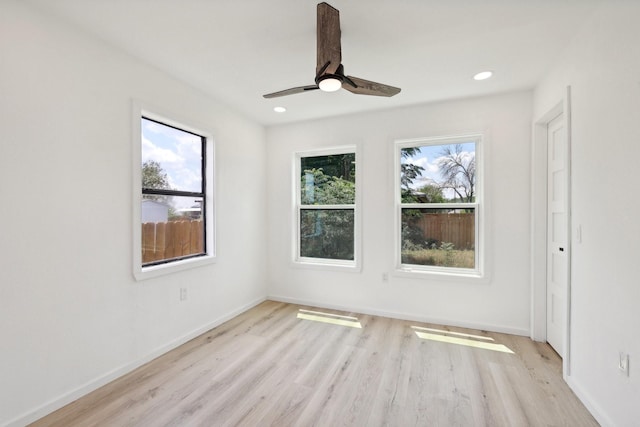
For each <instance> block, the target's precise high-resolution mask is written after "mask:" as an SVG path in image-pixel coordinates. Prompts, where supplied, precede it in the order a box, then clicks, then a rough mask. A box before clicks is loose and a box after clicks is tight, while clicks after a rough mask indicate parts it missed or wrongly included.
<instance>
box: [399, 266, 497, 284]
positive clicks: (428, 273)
mask: <svg viewBox="0 0 640 427" xmlns="http://www.w3.org/2000/svg"><path fill="white" fill-rule="evenodd" d="M392 274H393V276H395V277H400V278H408V279H420V280H434V281H447V282H458V283H474V284H478V283H480V284H483V283H489V277H488V275H487V274H486V273H482V272H479V271H475V270H474V271H464V270H454V271H444V270H426V269H417V268H416V269H414V268H411V267H397V268H396V269H395V270H394V271H393V273H392Z"/></svg>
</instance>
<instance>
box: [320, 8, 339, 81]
mask: <svg viewBox="0 0 640 427" xmlns="http://www.w3.org/2000/svg"><path fill="white" fill-rule="evenodd" d="M316 39H317V61H316V64H317V65H316V75H320V74H324V73H328V74H335V72H336V70H337V69H338V67H339V66H340V63H341V62H342V48H341V47H340V12H339V11H338V9H335V8H333V7H332V6H330V5H328V4H327V3H324V2H323V3H319V4H318V23H317V28H316ZM327 63H329V66H328V67H326V69H325V70H324V72H321V71H320V69H321V68H323V67H324V66H325V65H326V64H327Z"/></svg>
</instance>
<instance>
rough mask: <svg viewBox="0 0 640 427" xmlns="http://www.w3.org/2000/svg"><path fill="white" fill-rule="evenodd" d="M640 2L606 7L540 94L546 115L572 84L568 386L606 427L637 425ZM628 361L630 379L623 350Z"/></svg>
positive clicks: (538, 106)
mask: <svg viewBox="0 0 640 427" xmlns="http://www.w3.org/2000/svg"><path fill="white" fill-rule="evenodd" d="M638 16H640V3H637V2H633V3H632V2H607V4H606V6H604V7H603V8H602V10H600V11H599V12H598V13H596V14H595V16H594V18H593V19H592V21H591V22H589V23H587V24H586V25H585V27H584V29H583V31H582V32H580V33H579V34H578V35H577V36H576V38H575V39H574V41H573V43H572V44H571V46H569V48H568V49H567V50H566V51H565V54H564V58H563V59H562V60H560V62H559V64H558V65H557V66H556V67H555V68H554V69H553V70H551V71H550V73H549V75H548V76H547V77H546V78H545V79H544V80H543V82H542V83H541V84H540V85H539V87H538V88H537V89H536V91H535V96H534V115H535V117H536V118H537V117H540V116H542V115H544V113H545V112H546V111H547V110H549V109H551V107H552V106H553V104H555V103H557V102H558V101H559V100H561V99H562V97H563V95H564V91H565V87H566V86H567V85H570V86H571V93H572V96H571V100H572V101H571V110H572V117H571V125H572V156H571V162H572V169H573V170H572V205H571V208H572V211H573V212H572V221H573V227H574V230H575V228H576V227H577V226H579V225H580V226H581V227H582V243H578V242H577V241H575V240H574V242H573V258H572V266H571V268H572V318H571V323H572V328H571V336H572V343H571V376H570V377H569V378H568V382H569V384H570V385H571V386H572V387H573V389H574V390H575V391H576V393H577V394H578V395H579V396H580V397H581V398H582V400H583V402H585V403H586V404H587V406H588V407H589V408H590V409H591V411H592V412H593V413H594V415H596V417H597V418H598V420H599V421H600V422H601V424H603V425H606V426H620V427H622V426H637V425H638V420H639V419H640V406H639V405H638V402H640V370H639V369H638V368H637V367H638V366H640V335H639V333H638V326H640V309H639V304H640V262H639V261H638V256H639V255H640V247H639V246H638V239H639V238H640V222H639V221H638V212H639V211H640V197H639V196H638V194H637V191H636V186H637V184H636V183H637V182H638V180H640V169H638V167H637V163H638V159H640V49H639V48H638V41H639V40H640V27H639V26H638V23H637V18H638ZM619 351H624V352H627V353H629V354H630V355H631V363H630V367H631V376H630V377H626V376H624V375H621V373H620V372H619V371H618V366H617V365H618V352H619Z"/></svg>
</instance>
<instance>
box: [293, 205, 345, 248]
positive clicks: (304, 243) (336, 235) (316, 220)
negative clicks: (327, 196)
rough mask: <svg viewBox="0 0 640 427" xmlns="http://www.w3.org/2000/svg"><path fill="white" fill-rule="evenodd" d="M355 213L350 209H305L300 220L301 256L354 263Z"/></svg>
mask: <svg viewBox="0 0 640 427" xmlns="http://www.w3.org/2000/svg"><path fill="white" fill-rule="evenodd" d="M353 224H354V212H353V210H351V209H344V210H343V209H326V210H325V209H317V210H316V209H313V210H311V209H307V210H303V211H302V212H301V218H300V255H301V256H303V257H309V258H326V259H344V260H353V259H354V246H353V239H354V235H353Z"/></svg>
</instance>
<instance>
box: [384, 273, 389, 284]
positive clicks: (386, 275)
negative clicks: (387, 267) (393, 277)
mask: <svg viewBox="0 0 640 427" xmlns="http://www.w3.org/2000/svg"><path fill="white" fill-rule="evenodd" d="M382 281H383V282H388V281H389V273H386V272H385V273H382Z"/></svg>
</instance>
